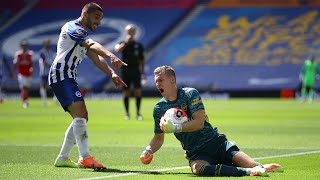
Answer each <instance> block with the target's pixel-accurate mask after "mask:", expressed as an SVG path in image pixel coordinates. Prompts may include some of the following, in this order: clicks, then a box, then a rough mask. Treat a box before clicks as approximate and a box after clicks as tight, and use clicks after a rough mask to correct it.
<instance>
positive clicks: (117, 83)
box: [111, 73, 127, 88]
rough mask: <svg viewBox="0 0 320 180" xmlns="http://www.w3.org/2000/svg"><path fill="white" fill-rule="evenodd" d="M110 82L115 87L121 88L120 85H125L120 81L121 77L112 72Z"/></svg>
mask: <svg viewBox="0 0 320 180" xmlns="http://www.w3.org/2000/svg"><path fill="white" fill-rule="evenodd" d="M111 79H112V82H113V84H114V85H115V86H116V87H117V88H121V87H127V85H126V83H124V82H123V81H122V79H121V78H120V77H119V76H118V75H117V74H115V73H113V74H112V76H111Z"/></svg>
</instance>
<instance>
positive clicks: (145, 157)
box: [140, 133, 164, 164]
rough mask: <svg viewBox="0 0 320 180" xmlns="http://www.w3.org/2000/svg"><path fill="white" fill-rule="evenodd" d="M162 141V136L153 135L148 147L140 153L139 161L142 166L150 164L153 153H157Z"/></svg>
mask: <svg viewBox="0 0 320 180" xmlns="http://www.w3.org/2000/svg"><path fill="white" fill-rule="evenodd" d="M163 141H164V134H163V133H161V134H154V136H153V138H152V139H151V141H150V143H149V145H148V146H147V147H146V148H145V149H144V150H143V151H142V153H141V155H140V161H141V162H142V163H143V164H150V162H151V161H152V159H153V153H155V152H157V151H158V150H159V149H160V148H161V146H162V144H163Z"/></svg>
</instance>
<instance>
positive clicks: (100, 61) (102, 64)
mask: <svg viewBox="0 0 320 180" xmlns="http://www.w3.org/2000/svg"><path fill="white" fill-rule="evenodd" d="M87 56H88V57H89V58H90V59H91V61H92V62H93V63H94V64H95V65H96V66H97V67H98V68H99V69H100V70H101V71H102V72H104V73H106V74H107V75H108V76H109V77H111V79H112V81H113V83H114V85H115V86H116V87H117V88H119V87H123V86H125V87H127V85H126V84H125V83H124V82H123V81H122V79H121V78H120V77H119V76H118V75H117V74H116V73H115V72H114V70H113V69H112V68H111V67H110V66H109V64H108V63H107V62H106V61H105V60H104V58H103V57H102V56H98V55H97V54H96V53H95V52H93V51H92V50H90V49H89V50H88V51H87Z"/></svg>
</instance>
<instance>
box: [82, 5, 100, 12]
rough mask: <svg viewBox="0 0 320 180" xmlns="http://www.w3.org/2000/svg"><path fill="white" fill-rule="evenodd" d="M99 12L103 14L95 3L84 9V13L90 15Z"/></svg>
mask: <svg viewBox="0 0 320 180" xmlns="http://www.w3.org/2000/svg"><path fill="white" fill-rule="evenodd" d="M97 10H98V11H101V12H103V10H102V8H101V7H100V6H99V5H98V4H97V3H94V2H90V3H88V4H86V5H85V6H84V7H83V9H82V11H85V12H87V13H88V14H91V13H92V12H95V11H97Z"/></svg>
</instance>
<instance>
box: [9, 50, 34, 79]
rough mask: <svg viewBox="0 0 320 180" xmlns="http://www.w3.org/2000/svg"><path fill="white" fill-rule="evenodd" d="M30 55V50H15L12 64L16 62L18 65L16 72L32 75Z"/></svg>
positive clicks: (31, 53)
mask: <svg viewBox="0 0 320 180" xmlns="http://www.w3.org/2000/svg"><path fill="white" fill-rule="evenodd" d="M32 55H33V52H32V51H31V50H27V51H26V52H23V51H22V50H19V51H17V52H16V54H15V56H14V59H13V64H16V65H17V66H18V73H19V74H21V75H23V76H27V77H30V76H31V75H32V70H33V69H32V68H33V67H32V66H33V64H32Z"/></svg>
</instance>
